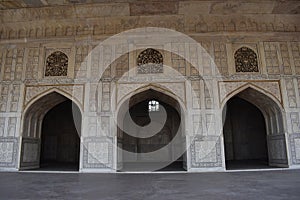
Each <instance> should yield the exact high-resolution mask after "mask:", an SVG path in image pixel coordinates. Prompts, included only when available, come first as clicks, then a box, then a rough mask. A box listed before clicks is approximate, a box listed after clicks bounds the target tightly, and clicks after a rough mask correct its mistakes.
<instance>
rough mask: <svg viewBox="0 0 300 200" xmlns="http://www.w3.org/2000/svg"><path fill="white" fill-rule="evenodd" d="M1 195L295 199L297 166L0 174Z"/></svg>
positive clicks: (299, 188) (298, 194)
mask: <svg viewBox="0 0 300 200" xmlns="http://www.w3.org/2000/svg"><path fill="white" fill-rule="evenodd" d="M0 199H100V200H142V199H146V200H160V199H162V200H176V199H180V200H183V199H188V200H192V199H197V200H199V199H205V200H209V199H222V200H226V199H230V200H232V199H256V200H257V199H260V200H261V199H272V200H277V199H289V200H293V199H295V200H296V199H297V200H298V199H300V170H272V171H256V172H246V171H244V172H226V173H225V172H219V173H213V172H211V173H189V174H188V173H164V174H162V173H151V174H128V173H117V174H88V173H86V174H82V173H39V172H35V173H32V172H19V173H14V172H10V173H9V172H8V173H6V172H2V173H0Z"/></svg>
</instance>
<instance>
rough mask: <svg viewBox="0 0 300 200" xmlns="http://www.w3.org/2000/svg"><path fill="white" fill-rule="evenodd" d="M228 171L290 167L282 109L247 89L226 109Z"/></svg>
mask: <svg viewBox="0 0 300 200" xmlns="http://www.w3.org/2000/svg"><path fill="white" fill-rule="evenodd" d="M223 124H224V126H223V136H224V147H225V160H226V169H246V168H248V169H249V168H266V167H288V159H287V149H286V140H285V133H284V124H283V116H282V108H281V105H278V104H277V103H276V102H275V101H274V100H273V99H271V98H270V97H269V96H267V95H265V94H263V93H262V92H260V91H258V90H256V89H254V88H251V87H248V88H246V89H244V90H243V91H241V92H239V93H237V94H235V95H234V96H232V97H231V98H230V99H229V100H228V101H227V102H226V105H225V106H224V108H223Z"/></svg>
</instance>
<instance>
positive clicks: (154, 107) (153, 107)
mask: <svg viewBox="0 0 300 200" xmlns="http://www.w3.org/2000/svg"><path fill="white" fill-rule="evenodd" d="M148 111H149V112H156V111H159V103H158V101H155V100H151V101H149V102H148Z"/></svg>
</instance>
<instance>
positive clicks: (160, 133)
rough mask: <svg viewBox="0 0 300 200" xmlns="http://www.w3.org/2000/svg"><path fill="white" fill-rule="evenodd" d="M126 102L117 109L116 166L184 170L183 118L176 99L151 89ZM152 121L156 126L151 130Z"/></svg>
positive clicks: (131, 169)
mask: <svg viewBox="0 0 300 200" xmlns="http://www.w3.org/2000/svg"><path fill="white" fill-rule="evenodd" d="M127 103H128V104H126V103H123V106H122V107H121V108H120V111H119V113H118V120H119V123H118V147H119V149H118V166H117V167H118V170H119V171H182V170H185V169H184V168H185V166H186V153H185V148H186V147H185V136H184V132H183V130H184V129H183V126H182V125H181V124H182V122H184V119H181V112H182V111H181V110H180V105H179V103H178V102H177V101H176V100H175V99H173V98H171V97H170V96H168V95H166V94H163V93H161V92H158V91H155V90H152V89H149V90H147V91H144V92H141V93H138V94H136V95H134V96H132V97H131V98H130V99H129V100H128V101H127ZM125 105H127V109H126V106H125ZM131 120H132V121H131ZM151 123H153V124H155V125H154V129H156V128H157V127H159V128H157V130H155V131H154V132H152V129H151V127H150V124H151ZM132 124H135V125H134V126H133V125H132ZM145 127H150V128H149V129H147V128H145Z"/></svg>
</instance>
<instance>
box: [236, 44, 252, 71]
mask: <svg viewBox="0 0 300 200" xmlns="http://www.w3.org/2000/svg"><path fill="white" fill-rule="evenodd" d="M234 59H235V70H236V72H258V62H257V55H256V53H255V52H254V51H253V50H252V49H250V48H248V47H241V48H239V49H238V50H237V51H236V52H235V54H234Z"/></svg>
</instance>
